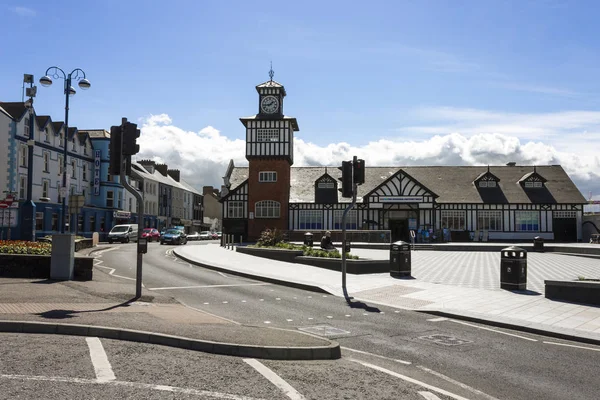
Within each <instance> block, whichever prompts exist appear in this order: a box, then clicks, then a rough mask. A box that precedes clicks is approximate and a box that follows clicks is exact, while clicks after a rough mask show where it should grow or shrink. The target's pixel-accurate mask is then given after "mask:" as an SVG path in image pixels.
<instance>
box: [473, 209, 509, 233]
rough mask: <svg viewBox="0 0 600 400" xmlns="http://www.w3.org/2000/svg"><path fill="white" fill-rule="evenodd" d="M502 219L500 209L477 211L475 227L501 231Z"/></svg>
mask: <svg viewBox="0 0 600 400" xmlns="http://www.w3.org/2000/svg"><path fill="white" fill-rule="evenodd" d="M502 221H503V217H502V210H479V211H477V229H485V230H487V231H490V232H498V231H502Z"/></svg>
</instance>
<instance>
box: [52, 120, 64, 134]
mask: <svg viewBox="0 0 600 400" xmlns="http://www.w3.org/2000/svg"><path fill="white" fill-rule="evenodd" d="M52 126H53V127H54V133H55V134H56V135H58V133H59V132H60V130H61V129H62V128H63V127H64V126H65V123H64V122H62V121H58V122H52Z"/></svg>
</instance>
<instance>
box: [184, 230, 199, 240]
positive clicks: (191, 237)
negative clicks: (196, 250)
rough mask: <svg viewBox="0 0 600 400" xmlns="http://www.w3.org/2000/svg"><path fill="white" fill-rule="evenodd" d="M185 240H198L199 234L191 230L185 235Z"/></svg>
mask: <svg viewBox="0 0 600 400" xmlns="http://www.w3.org/2000/svg"><path fill="white" fill-rule="evenodd" d="M187 240H200V234H199V233H198V232H192V233H190V234H189V235H187Z"/></svg>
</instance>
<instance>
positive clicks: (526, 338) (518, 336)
mask: <svg viewBox="0 0 600 400" xmlns="http://www.w3.org/2000/svg"><path fill="white" fill-rule="evenodd" d="M450 321H452V322H455V323H457V324H462V325H467V326H472V327H473V328H477V329H483V330H486V331H490V332H496V333H500V334H502V335H507V336H513V337H516V338H519V339H524V340H529V341H531V342H537V339H532V338H528V337H526V336H521V335H515V334H514V333H508V332H502V331H499V330H497V329H492V328H486V327H484V326H477V325H474V324H469V323H468V322H463V321H457V320H455V319H451V320H450Z"/></svg>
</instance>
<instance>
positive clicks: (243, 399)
mask: <svg viewBox="0 0 600 400" xmlns="http://www.w3.org/2000/svg"><path fill="white" fill-rule="evenodd" d="M0 379H14V380H26V381H46V382H65V383H76V384H92V385H111V386H127V387H131V388H134V389H144V390H158V391H161V392H171V393H183V394H191V395H197V396H204V397H211V398H215V399H225V400H261V399H259V398H256V397H248V396H238V395H235V394H229V393H220V392H210V391H208V390H198V389H188V388H182V387H177V386H167V385H153V384H148V383H139V382H127V381H110V382H98V381H97V380H96V379H84V378H66V377H61V376H28V375H4V374H1V375H0Z"/></svg>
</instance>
